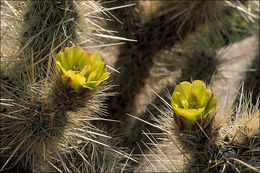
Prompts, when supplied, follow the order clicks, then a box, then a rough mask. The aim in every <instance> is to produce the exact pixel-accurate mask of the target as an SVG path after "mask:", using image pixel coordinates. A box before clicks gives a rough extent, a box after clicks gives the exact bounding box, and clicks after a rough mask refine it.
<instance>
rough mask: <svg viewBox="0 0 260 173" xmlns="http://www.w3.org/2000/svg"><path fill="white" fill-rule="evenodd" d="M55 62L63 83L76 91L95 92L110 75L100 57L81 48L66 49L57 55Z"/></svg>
mask: <svg viewBox="0 0 260 173" xmlns="http://www.w3.org/2000/svg"><path fill="white" fill-rule="evenodd" d="M55 62H56V66H57V69H58V71H59V72H60V74H61V77H62V81H63V83H65V84H67V85H69V86H70V87H71V88H73V89H74V90H75V91H79V89H81V88H88V89H90V90H94V89H96V88H97V87H98V86H100V85H101V84H102V83H103V82H104V81H105V80H106V79H107V78H108V77H109V75H110V73H109V72H107V68H106V64H105V63H104V62H103V61H102V59H101V57H100V55H98V54H91V53H88V52H85V51H83V50H82V48H81V47H79V46H76V47H66V48H65V50H64V52H62V51H60V52H59V53H58V54H57V56H56V58H55Z"/></svg>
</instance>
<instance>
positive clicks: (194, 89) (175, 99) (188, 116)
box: [171, 80, 217, 130]
mask: <svg viewBox="0 0 260 173" xmlns="http://www.w3.org/2000/svg"><path fill="white" fill-rule="evenodd" d="M216 103H217V98H216V97H214V95H213V93H212V92H211V91H210V90H208V89H207V88H206V86H205V84H204V83H203V82H202V81H200V80H195V81H193V82H192V83H189V82H186V81H185V82H181V83H180V84H179V85H177V86H176V88H175V90H174V92H173V94H172V97H171V104H172V108H173V110H174V113H175V115H176V116H177V117H178V118H180V119H181V121H183V123H182V124H183V125H184V128H185V129H187V130H191V129H192V127H193V125H194V124H195V121H196V120H200V119H202V118H205V117H206V116H207V115H208V114H209V113H211V112H213V111H214V109H215V106H216ZM180 128H182V127H180Z"/></svg>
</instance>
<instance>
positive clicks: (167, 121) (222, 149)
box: [137, 81, 260, 172]
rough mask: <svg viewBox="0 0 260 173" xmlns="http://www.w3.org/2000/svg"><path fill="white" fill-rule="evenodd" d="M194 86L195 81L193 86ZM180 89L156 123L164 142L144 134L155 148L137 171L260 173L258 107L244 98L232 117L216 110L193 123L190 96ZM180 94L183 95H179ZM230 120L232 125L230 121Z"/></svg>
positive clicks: (226, 111)
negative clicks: (161, 131)
mask: <svg viewBox="0 0 260 173" xmlns="http://www.w3.org/2000/svg"><path fill="white" fill-rule="evenodd" d="M195 82H198V81H194V82H193V83H195ZM182 85H183V83H181V84H179V85H177V86H176V91H175V92H174V94H173V96H172V103H173V102H174V103H173V109H172V108H171V106H170V105H168V104H167V107H165V109H164V110H161V114H162V116H161V118H160V119H157V124H158V125H156V127H157V128H160V129H161V130H163V134H162V136H160V138H162V137H163V142H158V143H157V139H156V138H152V137H149V135H148V134H147V136H148V138H149V139H150V140H151V142H152V143H153V144H154V145H153V147H154V148H151V149H150V152H149V154H148V155H147V156H145V158H144V161H143V164H141V166H140V167H139V169H137V171H152V170H153V171H158V172H161V171H163V172H165V171H167V172H183V171H184V172H186V171H187V172H219V171H221V172H235V171H239V172H240V171H243V172H259V161H260V157H259V151H258V148H259V131H258V130H257V129H258V127H259V121H258V117H259V113H260V111H259V108H258V106H257V105H252V103H251V102H250V100H249V99H248V98H247V99H243V100H241V102H240V103H241V104H240V105H239V107H238V109H237V111H236V112H235V115H232V111H230V110H229V109H221V108H219V107H218V109H217V110H216V112H214V111H210V112H211V113H210V114H211V115H210V114H209V115H207V116H203V115H204V113H206V112H207V111H205V112H204V113H203V112H202V113H201V114H200V115H201V117H202V119H200V121H198V120H197V121H195V122H194V118H195V119H197V118H196V117H197V116H196V115H195V114H194V113H193V111H192V109H189V108H188V107H187V106H185V105H187V104H189V103H192V102H188V103H187V102H186V101H185V100H187V101H188V100H190V99H191V98H190V96H191V95H192V94H191V95H187V94H186V93H188V92H189V91H187V90H189V89H188V88H187V87H186V88H182ZM180 87H181V88H182V89H180ZM180 90H183V91H184V92H179V91H180ZM185 90H186V91H185ZM176 92H179V93H178V94H177V95H179V97H178V98H176V97H175V96H176ZM197 96H198V97H196V98H197V99H198V100H200V98H202V96H201V93H200V94H199V95H197ZM243 96H245V95H243ZM187 97H188V98H187ZM241 98H242V97H241ZM192 100H194V99H192ZM195 100H196V99H195ZM198 100H197V101H198ZM204 100H205V99H204ZM206 100H207V99H206ZM190 101H191V100H190ZM176 102H179V103H178V106H179V107H178V108H177V109H176V108H175V106H176V105H174V104H175V103H176ZM215 103H216V102H215ZM247 103H249V104H247ZM206 105H209V107H212V106H213V107H214V104H212V106H210V105H211V103H210V102H208V104H206ZM206 107H207V106H206ZM178 109H179V110H178ZM180 109H182V110H183V111H182V116H180V115H181V114H179V112H180ZM205 110H206V109H205ZM228 110H229V111H228ZM176 111H177V114H176ZM197 111H199V109H198V110H197ZM206 114H207V113H206ZM206 114H205V115H206ZM191 115H192V116H191ZM176 116H177V117H178V118H181V119H182V123H180V121H176ZM233 116H235V119H236V120H235V121H232V119H233V118H232V117H233ZM203 117H204V118H203ZM174 119H175V120H174ZM190 123H192V124H193V125H196V126H193V127H196V128H192V129H191V128H190V125H191V124H190ZM187 124H188V126H185V125H187ZM183 125H184V126H183ZM160 140H161V139H160ZM149 166H150V167H149Z"/></svg>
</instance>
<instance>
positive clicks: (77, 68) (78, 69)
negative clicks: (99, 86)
mask: <svg viewBox="0 0 260 173" xmlns="http://www.w3.org/2000/svg"><path fill="white" fill-rule="evenodd" d="M81 70H82V68H80V67H78V66H75V65H74V66H73V68H72V71H78V72H80V71H81Z"/></svg>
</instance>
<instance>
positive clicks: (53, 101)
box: [1, 47, 109, 171]
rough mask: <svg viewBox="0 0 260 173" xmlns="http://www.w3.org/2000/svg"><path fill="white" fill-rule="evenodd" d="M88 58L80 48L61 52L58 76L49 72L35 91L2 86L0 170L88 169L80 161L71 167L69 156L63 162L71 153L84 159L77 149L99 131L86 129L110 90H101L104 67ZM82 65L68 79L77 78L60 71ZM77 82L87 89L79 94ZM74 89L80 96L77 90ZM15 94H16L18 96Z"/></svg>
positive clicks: (54, 70) (104, 86)
mask: <svg viewBox="0 0 260 173" xmlns="http://www.w3.org/2000/svg"><path fill="white" fill-rule="evenodd" d="M61 54H62V55H61ZM88 55H89V54H87V53H86V52H84V51H83V50H82V49H81V48H80V47H76V48H72V47H71V48H66V49H65V52H61V53H60V54H58V56H57V57H56V62H57V64H60V63H61V65H62V66H64V67H62V66H61V65H60V66H58V67H59V71H60V73H61V74H62V75H61V74H60V73H58V72H57V70H56V68H54V69H53V75H52V76H51V77H49V78H48V79H46V80H43V81H42V82H40V83H36V84H34V86H31V87H30V86H29V87H28V86H25V88H22V87H21V91H20V90H18V89H16V88H13V90H12V91H8V89H9V88H8V86H6V85H3V86H2V88H1V89H2V92H3V93H6V94H7V93H10V94H11V98H9V99H7V98H6V99H2V107H3V108H4V109H5V110H6V113H2V114H1V115H2V116H1V148H2V150H1V153H2V156H3V157H2V159H3V160H4V161H3V165H2V167H1V170H5V168H9V167H13V166H15V165H17V164H18V165H21V166H22V167H23V168H24V169H25V170H30V171H39V170H41V169H42V167H44V169H45V170H48V169H47V167H45V166H46V165H56V166H54V168H56V169H57V170H60V169H61V170H66V171H68V170H73V169H78V170H81V171H84V170H88V167H89V166H88V165H87V163H84V162H83V165H79V167H77V168H74V167H73V166H74V164H73V157H72V156H70V157H72V158H71V159H72V160H71V161H70V162H68V161H69V160H66V158H67V157H68V156H66V155H70V154H71V153H72V151H73V150H75V151H76V153H78V154H79V155H78V156H77V157H79V156H80V157H81V160H82V161H84V159H85V160H87V156H86V154H85V153H84V149H83V148H80V145H79V146H78V144H79V143H84V141H92V142H95V139H93V135H94V136H95V135H98V134H99V133H100V132H99V133H97V132H94V131H98V130H95V128H94V127H91V125H90V124H89V121H90V120H91V119H93V118H95V117H96V114H101V113H102V111H104V110H102V106H101V105H102V102H104V99H105V98H106V96H108V95H109V94H105V90H107V89H108V88H109V86H108V85H106V84H104V85H101V82H104V81H105V80H106V79H107V78H108V75H109V73H108V72H106V71H107V70H106V67H105V64H104V62H103V61H102V60H101V58H100V57H99V56H98V55H95V56H94V57H91V55H90V56H88ZM61 59H62V60H61ZM72 60H73V61H72ZM81 66H87V67H88V72H84V74H81V71H78V72H77V71H73V74H72V75H80V76H76V77H75V76H71V73H70V71H69V72H67V71H66V70H65V69H64V70H61V69H63V68H70V67H75V68H78V67H81ZM83 70H85V69H83ZM74 73H75V74H74ZM86 73H88V74H86ZM66 75H67V76H66ZM104 75H105V76H104ZM64 76H65V77H67V78H69V80H68V82H67V81H64V80H63V79H64V78H65V77H64ZM82 78H84V79H83V80H85V81H86V88H85V89H87V90H84V89H83V87H84V86H85V85H82V84H81V83H77V82H78V79H80V80H82ZM100 85H101V86H100ZM12 87H13V86H12ZM79 88H80V89H82V90H81V91H82V92H79V91H78V90H79ZM14 92H17V93H18V92H19V95H18V96H16V95H15V94H14ZM5 96H6V95H5ZM100 135H102V134H100ZM96 143H98V142H96ZM84 145H87V143H85V144H84ZM104 145H105V144H104ZM75 151H74V152H75ZM59 157H61V158H59ZM63 157H65V158H63ZM62 158H63V159H62ZM75 159H80V158H75ZM62 160H63V161H62Z"/></svg>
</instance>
